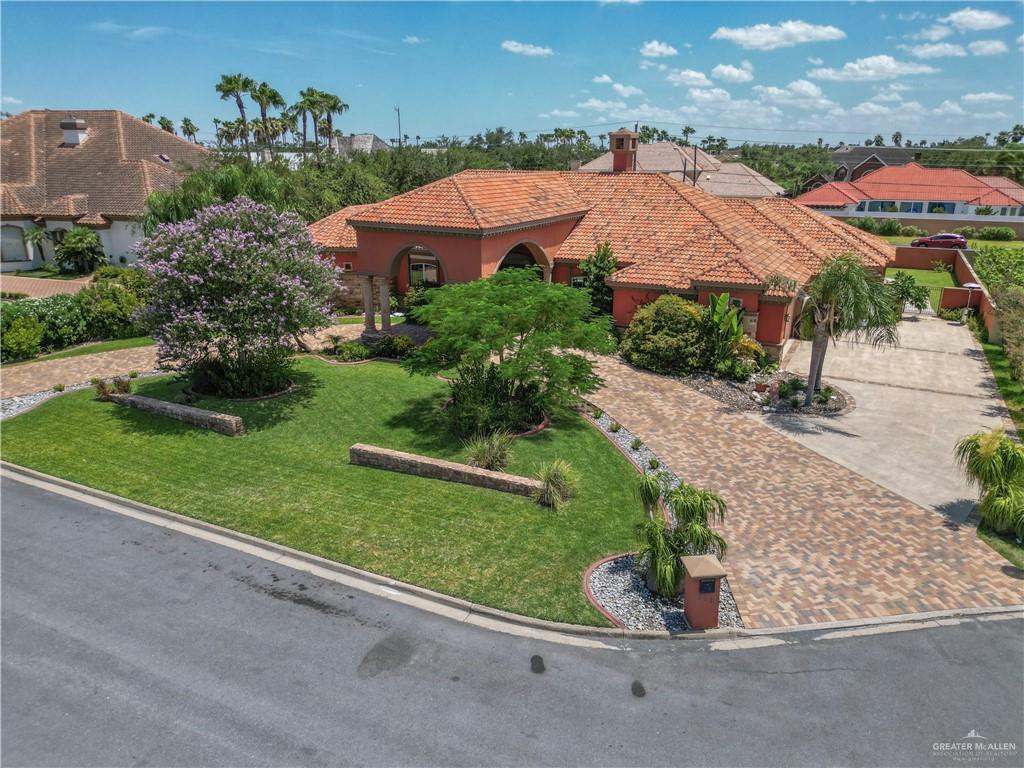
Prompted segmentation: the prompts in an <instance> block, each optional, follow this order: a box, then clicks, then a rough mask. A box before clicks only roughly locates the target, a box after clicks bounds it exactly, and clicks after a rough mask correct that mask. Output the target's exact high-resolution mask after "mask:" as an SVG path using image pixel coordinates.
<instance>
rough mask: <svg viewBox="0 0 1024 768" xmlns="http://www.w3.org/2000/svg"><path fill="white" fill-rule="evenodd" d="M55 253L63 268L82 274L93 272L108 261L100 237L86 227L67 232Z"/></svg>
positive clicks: (74, 228) (55, 248)
mask: <svg viewBox="0 0 1024 768" xmlns="http://www.w3.org/2000/svg"><path fill="white" fill-rule="evenodd" d="M54 252H55V253H56V255H57V261H59V262H60V264H61V266H63V267H65V268H66V269H73V270H75V271H77V272H82V273H86V272H92V271H93V270H94V269H96V267H98V266H99V265H100V264H102V263H103V262H105V261H106V260H107V257H106V254H104V253H103V245H102V244H101V243H100V237H99V235H97V234H96V233H95V232H93V231H92V230H91V229H86V228H85V227H73V228H71V229H69V230H68V231H67V232H65V233H64V237H63V239H62V240H61V241H60V242H59V243H57V245H56V246H55V247H54Z"/></svg>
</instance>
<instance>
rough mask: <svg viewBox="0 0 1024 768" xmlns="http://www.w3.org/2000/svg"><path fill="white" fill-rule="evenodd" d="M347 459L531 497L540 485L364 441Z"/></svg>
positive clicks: (355, 447) (351, 449)
mask: <svg viewBox="0 0 1024 768" xmlns="http://www.w3.org/2000/svg"><path fill="white" fill-rule="evenodd" d="M348 461H349V464H355V465H357V466H360V467H373V468H375V469H386V470H388V471H389V472H402V473H404V474H406V475H416V476H418V477H429V478H432V479H434V480H447V481H449V482H452V483H465V484H466V485H475V486H477V487H479V488H490V489H491V490H494V491H503V492H504V493H515V494H518V495H520V496H531V495H533V494H534V493H535V492H536V491H538V490H539V489H540V488H541V483H540V481H539V480H533V479H531V478H529V477H520V476H519V475H509V474H506V473H504V472H492V471H490V470H489V469H479V468H477V467H471V466H469V465H468V464H458V463H456V462H454V461H444V460H443V459H432V458H430V457H429V456H419V455H417V454H415V453H405V452H404V451H393V450H391V449H389V448H378V447H377V446H375V445H365V444H363V443H356V444H355V445H353V446H352V447H351V448H349V449H348Z"/></svg>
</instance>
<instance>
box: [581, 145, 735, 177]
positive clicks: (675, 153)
mask: <svg viewBox="0 0 1024 768" xmlns="http://www.w3.org/2000/svg"><path fill="white" fill-rule="evenodd" d="M694 149H696V157H697V168H698V169H700V170H702V171H717V170H718V169H719V168H721V166H722V163H721V162H720V161H719V160H718V159H717V158H714V157H712V156H711V155H709V154H707V153H706V152H705V151H704V150H703V149H700V148H695V147H681V146H679V145H678V144H676V143H675V142H671V141H656V142H654V143H652V144H638V145H637V148H636V169H637V170H638V171H652V172H655V173H668V174H673V173H679V174H680V175H681V174H682V173H683V172H684V171H689V173H690V175H691V176H692V174H693V158H694ZM580 170H581V171H584V172H586V173H594V172H603V171H608V172H611V170H612V153H611V152H605V153H604V154H603V155H600V156H599V157H596V158H594V159H593V160H591V161H590V162H589V163H584V165H583V166H581V167H580Z"/></svg>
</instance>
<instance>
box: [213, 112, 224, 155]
mask: <svg viewBox="0 0 1024 768" xmlns="http://www.w3.org/2000/svg"><path fill="white" fill-rule="evenodd" d="M220 123H221V120H220V118H219V117H215V118H213V135H214V137H215V138H216V139H217V147H218V148H220V144H221V140H222V139H223V134H221V131H220Z"/></svg>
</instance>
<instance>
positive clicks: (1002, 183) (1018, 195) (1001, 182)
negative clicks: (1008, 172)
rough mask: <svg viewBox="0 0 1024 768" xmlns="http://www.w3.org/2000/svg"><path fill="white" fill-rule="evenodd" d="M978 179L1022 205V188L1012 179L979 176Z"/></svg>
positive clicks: (1023, 197)
mask: <svg viewBox="0 0 1024 768" xmlns="http://www.w3.org/2000/svg"><path fill="white" fill-rule="evenodd" d="M978 178H979V179H980V180H981V181H983V182H985V183H986V184H988V185H989V186H990V187H993V188H995V189H998V190H999V191H1000V192H1003V193H1004V194H1006V195H1007V196H1008V197H1012V198H1013V199H1014V200H1016V201H1017V203H1018V204H1020V203H1024V187H1022V186H1021V185H1020V184H1018V183H1017V182H1016V181H1014V180H1013V179H1008V178H1006V177H1005V176H979V177H978Z"/></svg>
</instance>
